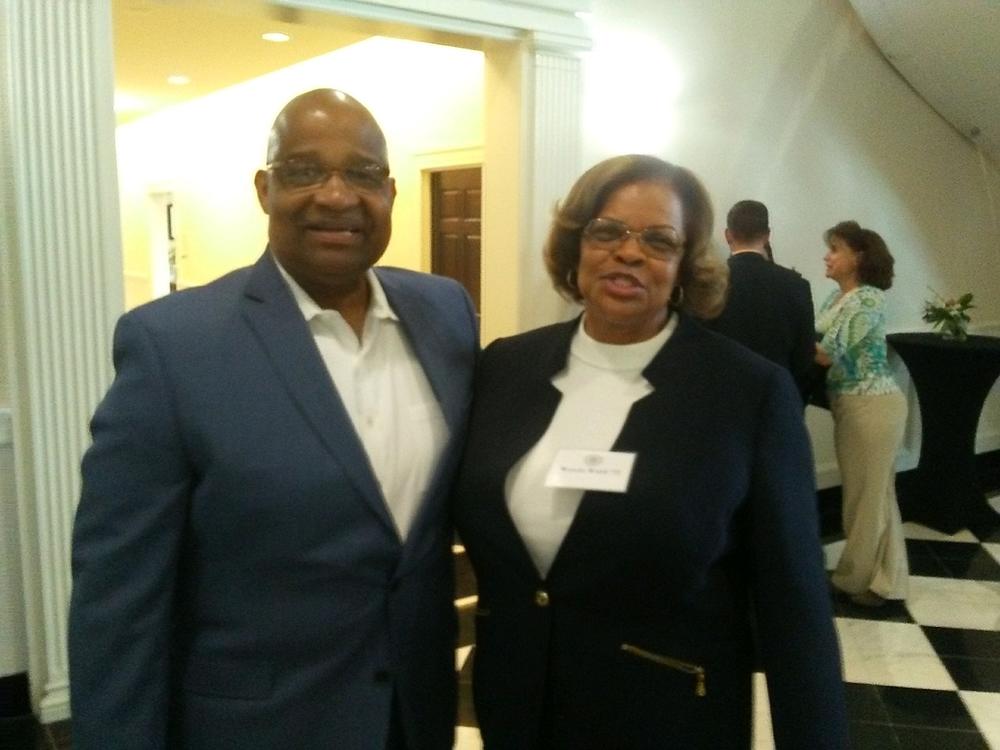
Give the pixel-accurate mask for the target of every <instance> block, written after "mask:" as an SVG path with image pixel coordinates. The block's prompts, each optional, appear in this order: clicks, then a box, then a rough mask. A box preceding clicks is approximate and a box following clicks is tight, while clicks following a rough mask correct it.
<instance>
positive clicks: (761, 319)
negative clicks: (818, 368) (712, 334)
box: [706, 252, 816, 394]
mask: <svg viewBox="0 0 1000 750" xmlns="http://www.w3.org/2000/svg"><path fill="white" fill-rule="evenodd" d="M813 318H814V313H813V304H812V294H811V293H810V290H809V282H808V281H806V280H805V279H804V278H802V277H801V276H800V275H799V274H798V273H796V272H795V271H792V270H791V269H788V268H785V267H784V266H779V265H777V264H775V263H771V262H770V261H769V260H767V258H765V257H764V256H763V255H761V254H759V253H754V252H741V253H737V254H735V255H731V256H730V258H729V300H728V301H727V302H726V307H725V309H724V310H723V311H722V314H721V315H720V316H719V317H718V318H716V319H714V320H709V321H706V325H707V326H708V327H709V328H711V329H712V330H715V331H718V332H719V333H722V334H725V335H726V336H728V337H729V338H731V339H735V340H736V341H739V342H740V343H741V344H743V345H744V346H746V347H749V348H750V349H752V350H753V351H755V352H757V353H758V354H760V355H761V356H764V357H767V358H768V359H769V360H771V361H772V362H777V363H778V364H779V365H781V366H782V367H784V368H785V369H787V370H788V371H789V372H790V373H792V377H793V378H794V379H795V383H796V385H797V386H798V388H799V393H802V394H804V393H805V392H806V390H807V388H808V385H809V382H810V378H811V373H812V362H813V356H814V354H815V349H816V347H815V341H816V327H815V324H814V320H813Z"/></svg>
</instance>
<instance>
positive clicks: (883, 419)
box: [830, 393, 909, 599]
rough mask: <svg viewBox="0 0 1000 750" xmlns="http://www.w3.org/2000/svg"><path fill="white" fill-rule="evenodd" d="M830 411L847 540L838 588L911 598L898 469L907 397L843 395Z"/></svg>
mask: <svg viewBox="0 0 1000 750" xmlns="http://www.w3.org/2000/svg"><path fill="white" fill-rule="evenodd" d="M830 411H831V412H832V413H833V424H834V427H833V439H834V444H835V446H836V449H837V463H838V464H839V465H840V479H841V488H842V493H843V522H844V534H845V535H846V536H847V543H846V544H845V545H844V552H843V554H842V555H841V556H840V562H839V563H838V565H837V569H836V570H835V571H834V573H833V578H832V580H833V585H834V586H836V587H837V588H838V589H840V590H841V591H846V592H847V593H849V594H860V593H862V592H864V591H874V592H875V593H876V594H878V595H879V596H882V597H884V598H886V599H905V598H906V593H907V584H908V575H909V566H908V565H907V562H906V544H905V541H904V539H903V523H902V520H901V519H900V516H899V506H898V505H897V504H896V487H895V481H896V471H895V466H894V464H895V460H896V453H897V451H898V450H899V446H900V444H901V443H902V441H903V429H904V428H905V426H906V399H905V398H903V395H902V394H901V393H888V394H885V395H881V396H846V395H841V396H835V397H834V398H832V399H831V402H830Z"/></svg>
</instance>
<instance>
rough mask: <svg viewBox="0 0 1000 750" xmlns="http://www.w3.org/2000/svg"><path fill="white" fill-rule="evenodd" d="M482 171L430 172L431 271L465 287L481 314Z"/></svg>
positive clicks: (479, 169)
mask: <svg viewBox="0 0 1000 750" xmlns="http://www.w3.org/2000/svg"><path fill="white" fill-rule="evenodd" d="M481 204H482V168H481V167H468V168H463V169H446V170H441V171H439V172H433V173H431V272H432V273H436V274H440V275H441V276H448V277H450V278H453V279H455V280H456V281H458V282H459V283H461V284H462V286H464V287H465V288H466V290H467V291H468V292H469V296H470V297H472V302H473V304H474V305H475V306H476V312H477V313H478V312H479V274H480V262H479V253H480V246H481V225H482V219H481V216H482V210H481V209H482V206H481Z"/></svg>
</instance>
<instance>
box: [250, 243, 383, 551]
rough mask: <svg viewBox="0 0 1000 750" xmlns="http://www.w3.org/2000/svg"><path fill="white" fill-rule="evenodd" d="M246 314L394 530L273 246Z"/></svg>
mask: <svg viewBox="0 0 1000 750" xmlns="http://www.w3.org/2000/svg"><path fill="white" fill-rule="evenodd" d="M243 316H244V318H245V320H246V321H247V324H248V325H249V326H250V328H251V329H252V330H253V332H254V334H255V335H256V337H257V340H258V341H259V342H260V345H261V347H262V348H263V349H264V351H265V352H266V354H267V356H268V358H269V359H270V361H271V364H272V366H273V367H274V370H275V372H276V373H277V375H278V379H279V380H280V381H281V383H282V385H283V386H284V387H285V389H286V390H287V391H288V393H289V395H290V396H291V397H292V399H293V401H294V402H295V404H296V406H297V407H298V410H299V412H300V413H301V415H302V418H303V419H304V420H305V421H306V422H307V423H308V424H309V425H310V426H311V427H312V429H313V430H314V431H315V432H316V434H317V435H318V436H319V438H320V440H322V442H323V444H324V445H325V446H326V447H327V449H328V450H329V452H330V454H331V455H332V457H333V459H334V460H335V461H337V463H339V464H340V466H341V468H342V469H343V470H344V473H345V474H346V475H347V476H348V478H349V479H350V481H351V483H352V484H353V485H354V487H355V488H356V489H357V491H358V493H359V494H360V495H361V496H362V497H363V498H364V499H365V501H366V502H367V503H368V505H369V506H370V507H371V509H372V511H373V512H374V513H375V514H376V515H377V516H378V517H379V518H380V519H381V520H382V522H383V523H385V524H386V525H387V526H388V527H389V528H390V529H392V530H393V532H394V533H395V525H394V524H393V522H392V519H391V518H390V517H389V511H388V508H387V507H386V504H385V501H384V500H383V498H382V493H381V490H380V489H379V487H378V483H377V482H376V480H375V477H374V473H373V472H372V470H371V466H370V464H369V463H368V455H367V454H366V453H365V450H364V447H363V446H362V444H361V441H360V440H359V438H358V436H357V433H356V432H355V431H354V426H353V424H352V422H351V418H350V416H349V415H348V414H347V410H346V409H345V408H344V404H343V402H342V401H341V400H340V396H339V395H338V394H337V389H336V388H335V387H334V385H333V383H332V381H331V380H330V373H329V372H328V371H327V369H326V366H325V365H324V364H323V358H322V357H321V356H320V354H319V350H318V349H317V348H316V343H315V341H314V340H313V338H312V335H311V334H310V332H309V327H308V325H307V324H306V322H305V319H304V318H303V317H302V312H301V311H300V310H299V308H298V307H297V306H296V304H295V299H294V298H293V297H292V293H291V291H290V290H289V289H288V285H287V284H286V283H285V280H284V279H283V278H282V277H281V274H280V272H279V271H278V268H277V266H276V265H275V263H274V260H273V259H272V258H271V254H270V252H269V251H265V253H264V255H263V256H262V257H261V258H260V260H258V261H257V263H256V265H255V266H254V268H253V271H252V272H251V275H250V278H249V280H248V281H247V285H246V289H245V291H244V298H243Z"/></svg>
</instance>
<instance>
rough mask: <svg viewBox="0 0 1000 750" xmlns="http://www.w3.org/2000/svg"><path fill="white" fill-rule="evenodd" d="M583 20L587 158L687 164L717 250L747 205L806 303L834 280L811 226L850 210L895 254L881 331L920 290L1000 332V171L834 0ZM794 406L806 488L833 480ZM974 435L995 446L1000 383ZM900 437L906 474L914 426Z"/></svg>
mask: <svg viewBox="0 0 1000 750" xmlns="http://www.w3.org/2000/svg"><path fill="white" fill-rule="evenodd" d="M592 30H593V35H594V49H593V51H592V53H590V54H589V55H588V57H587V60H586V68H585V91H584V101H585V116H584V122H585V123H586V131H585V133H584V149H585V158H584V163H585V164H586V165H589V164H591V163H593V162H595V161H598V160H600V159H602V158H604V157H606V156H610V155H613V154H616V153H623V152H633V151H639V152H648V153H654V154H657V155H659V156H662V157H664V158H666V159H669V160H671V161H675V162H677V163H679V164H682V165H684V166H687V167H690V168H691V169H693V170H694V171H695V173H696V174H698V175H699V176H700V177H701V178H702V179H703V181H704V182H705V184H706V186H707V187H708V189H709V192H710V193H711V195H712V197H713V200H714V202H715V206H716V227H717V230H716V236H717V238H718V241H719V246H720V252H722V248H723V247H724V245H723V243H722V234H721V233H722V226H723V223H724V221H725V213H726V211H727V210H728V208H729V206H730V205H732V203H734V202H735V201H737V200H740V199H743V198H755V199H758V200H762V201H763V202H764V203H766V204H767V205H768V207H769V209H770V212H771V223H772V228H773V241H772V244H773V245H774V249H775V253H776V256H777V259H778V261H779V262H781V263H782V264H784V265H788V266H793V267H795V268H796V269H797V270H799V271H800V272H801V273H802V274H803V275H804V276H805V277H806V278H807V279H808V280H809V281H810V282H811V283H812V287H813V297H814V301H815V302H816V304H817V305H818V304H819V302H820V301H822V298H823V297H825V295H826V294H827V293H828V292H829V291H830V290H831V289H832V288H833V284H832V282H830V281H828V280H826V279H824V276H823V264H822V260H821V259H822V255H823V253H824V251H825V249H824V247H823V244H822V238H821V235H822V232H823V230H825V229H826V228H828V227H830V226H832V225H833V224H835V223H837V222H838V221H841V220H845V219H855V220H857V221H858V222H860V223H861V224H862V225H863V226H868V227H871V228H873V229H875V230H876V231H878V232H879V233H880V234H881V235H882V236H883V237H884V238H885V240H886V242H887V243H888V245H889V247H890V249H891V251H892V252H893V255H894V256H895V258H896V274H897V275H896V283H895V285H894V286H893V289H892V291H891V292H890V294H889V303H888V304H889V309H888V314H889V329H890V330H894V331H901V330H926V329H927V326H926V324H924V323H923V322H922V321H921V320H920V315H921V310H922V302H923V300H924V299H926V298H928V297H929V296H930V293H929V292H928V289H927V288H928V286H930V287H933V288H934V289H936V290H938V291H939V292H941V293H942V294H943V295H946V296H952V295H957V294H959V293H962V292H965V291H971V292H973V293H974V294H975V296H976V303H977V305H978V307H977V309H976V310H975V311H973V312H974V318H973V331H975V330H977V327H976V324H979V330H982V331H983V332H992V333H1000V272H998V271H997V266H998V261H1000V242H998V238H1000V221H998V214H1000V205H998V204H1000V170H998V169H997V167H996V166H995V165H991V164H989V163H984V162H983V160H982V159H981V158H980V156H979V154H978V153H977V152H976V151H975V150H974V148H973V146H972V145H971V144H970V143H969V142H967V141H966V140H965V139H963V138H962V137H960V136H959V135H958V134H957V133H956V132H955V131H954V130H953V129H952V128H951V127H950V126H949V125H948V124H947V123H945V122H944V121H943V120H942V119H941V118H940V117H939V116H938V115H937V114H935V113H934V111H933V110H931V109H930V107H929V106H928V105H927V104H925V103H924V102H923V101H922V100H921V99H920V98H919V97H918V96H917V95H916V94H915V93H914V92H913V91H912V90H911V89H910V88H909V87H908V86H907V84H906V83H905V82H904V81H903V80H902V79H901V78H900V77H899V76H898V75H897V74H896V72H895V71H894V69H893V68H891V67H890V66H889V64H888V63H887V62H886V61H885V60H884V59H883V58H882V56H881V55H880V53H879V51H878V50H877V48H876V47H875V46H874V44H873V43H872V41H871V40H870V39H869V37H868V36H867V34H866V32H865V31H864V29H863V27H862V26H861V24H860V23H859V22H858V21H857V20H856V17H855V15H854V12H853V10H852V9H851V7H850V5H849V3H848V2H847V1H846V0H766V1H764V0H755V2H753V3H749V2H747V3H733V2H731V1H730V0H701V1H700V2H697V3H693V2H667V1H666V0H630V1H629V2H627V3H622V2H617V1H615V0H595V3H594V18H593V23H592ZM900 375H901V380H902V381H903V382H904V384H905V383H906V382H907V381H908V378H907V376H906V373H905V369H900ZM912 410H913V412H914V413H915V412H916V411H917V409H916V406H915V402H914V405H913V409H912ZM809 412H810V414H809V415H808V419H809V423H810V429H811V432H812V434H813V439H814V446H815V450H816V454H817V464H818V469H819V479H820V484H821V486H827V485H830V484H834V483H836V482H838V481H839V480H837V478H836V472H835V465H836V464H835V460H834V456H833V452H832V444H831V432H830V425H829V415H828V414H827V413H825V412H820V411H819V410H813V409H809ZM978 448H979V450H991V449H997V448H1000V387H995V388H994V391H993V393H992V394H991V396H990V398H989V400H988V402H987V405H986V408H985V409H984V414H983V418H982V420H981V423H980V431H979V441H978ZM906 449H907V450H906V451H905V453H904V454H903V455H902V456H901V457H900V468H904V469H905V468H910V467H912V466H914V465H915V464H916V460H917V452H918V450H919V424H918V423H917V422H915V421H913V422H912V423H911V425H910V428H909V431H908V436H907V441H906Z"/></svg>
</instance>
